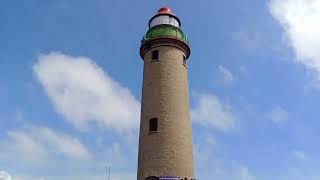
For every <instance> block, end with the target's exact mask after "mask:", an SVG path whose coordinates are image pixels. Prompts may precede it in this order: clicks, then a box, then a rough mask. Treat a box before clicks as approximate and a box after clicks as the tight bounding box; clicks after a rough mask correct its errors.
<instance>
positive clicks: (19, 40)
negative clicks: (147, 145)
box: [0, 0, 320, 180]
mask: <svg viewBox="0 0 320 180" xmlns="http://www.w3.org/2000/svg"><path fill="white" fill-rule="evenodd" d="M162 6H170V7H172V9H173V10H174V11H175V13H176V14H177V15H178V16H179V17H180V19H181V20H182V23H183V30H184V31H185V32H186V33H187V35H188V37H189V40H190V43H191V45H192V55H191V58H190V60H189V63H188V65H189V68H188V69H189V85H190V92H191V93H190V98H191V113H192V121H193V131H194V134H193V136H194V138H193V139H194V152H195V163H196V176H197V179H208V180H209V179H219V180H230V179H237V180H267V179H275V180H287V179H288V180H289V179H290V180H301V179H308V180H319V179H320V173H319V170H318V168H317V167H319V166H320V156H319V150H320V143H319V137H320V123H319V118H320V112H319V108H318V107H319V106H320V102H319V98H320V94H319V90H320V51H319V47H320V21H319V18H320V1H319V0H260V1H256V0H247V1H245V2H244V1H240V0H230V1H209V0H198V1H189V0H187V1H171V0H166V1H164V0H158V1H145V0H144V1H129V0H108V1H106V0H69V1H64V0H55V1H51V0H46V1H39V0H29V1H18V0H4V1H2V2H1V5H0V40H1V41H0V73H1V74H0V107H1V110H0V179H1V180H3V179H4V180H12V179H14V180H53V179H61V180H82V179H92V180H96V179H97V180H98V179H103V178H105V176H106V166H111V167H112V177H113V179H114V180H124V179H135V177H136V165H137V142H138V134H137V132H138V124H139V111H140V99H141V85H142V68H143V62H142V60H141V59H140V57H139V46H140V40H141V38H142V36H143V35H144V33H145V32H146V31H147V23H148V21H149V19H150V18H151V17H152V16H153V15H154V13H155V12H156V11H157V9H159V8H160V7H162Z"/></svg>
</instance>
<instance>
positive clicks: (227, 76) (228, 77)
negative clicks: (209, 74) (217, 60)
mask: <svg viewBox="0 0 320 180" xmlns="http://www.w3.org/2000/svg"><path fill="white" fill-rule="evenodd" d="M218 70H219V72H220V74H221V77H222V79H221V80H222V81H223V82H225V83H231V82H233V81H234V80H235V77H234V75H233V73H232V72H231V71H230V70H229V69H228V68H226V67H225V66H223V65H220V66H218Z"/></svg>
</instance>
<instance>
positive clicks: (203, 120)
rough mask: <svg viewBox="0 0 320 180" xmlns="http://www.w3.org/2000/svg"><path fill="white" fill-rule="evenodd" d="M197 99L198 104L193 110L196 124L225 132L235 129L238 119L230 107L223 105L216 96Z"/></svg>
mask: <svg viewBox="0 0 320 180" xmlns="http://www.w3.org/2000/svg"><path fill="white" fill-rule="evenodd" d="M196 97H197V99H196V104H195V106H194V107H193V108H192V110H191V113H192V120H193V121H194V122H195V123H199V124H200V125H203V126H206V127H212V128H216V129H218V130H221V131H224V132H227V131H229V130H231V129H233V128H235V126H236V123H237V117H236V116H235V114H234V112H233V111H232V108H231V107H230V106H228V105H225V104H223V103H222V102H221V101H220V100H219V99H218V97H216V96H215V95H211V94H199V95H197V96H196Z"/></svg>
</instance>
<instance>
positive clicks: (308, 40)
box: [269, 0, 320, 82]
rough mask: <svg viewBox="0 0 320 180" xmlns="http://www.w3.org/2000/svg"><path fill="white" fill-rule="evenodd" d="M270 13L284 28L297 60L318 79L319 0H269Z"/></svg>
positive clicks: (319, 71)
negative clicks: (314, 73)
mask: <svg viewBox="0 0 320 180" xmlns="http://www.w3.org/2000/svg"><path fill="white" fill-rule="evenodd" d="M269 9H270V12H271V15H272V16H273V17H274V18H275V19H276V20H277V21H278V22H279V23H280V25H281V26H282V28H283V29H284V33H285V36H286V38H287V39H288V41H289V44H290V46H291V47H292V48H293V50H294V52H295V54H296V56H297V61H298V62H299V63H302V64H303V65H305V66H306V67H307V68H308V69H311V70H313V71H315V72H316V73H317V75H318V76H317V77H318V78H317V80H318V82H319V80H320V51H319V47H320V21H319V19H320V0H270V4H269Z"/></svg>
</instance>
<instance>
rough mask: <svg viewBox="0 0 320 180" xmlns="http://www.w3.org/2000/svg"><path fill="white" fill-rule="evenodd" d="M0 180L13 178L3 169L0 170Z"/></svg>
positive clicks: (11, 179)
mask: <svg viewBox="0 0 320 180" xmlns="http://www.w3.org/2000/svg"><path fill="white" fill-rule="evenodd" d="M0 180H14V179H13V178H12V177H11V175H10V174H9V173H7V172H5V171H0Z"/></svg>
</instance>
